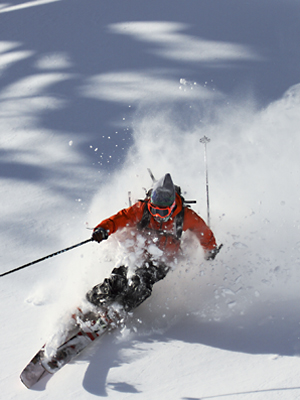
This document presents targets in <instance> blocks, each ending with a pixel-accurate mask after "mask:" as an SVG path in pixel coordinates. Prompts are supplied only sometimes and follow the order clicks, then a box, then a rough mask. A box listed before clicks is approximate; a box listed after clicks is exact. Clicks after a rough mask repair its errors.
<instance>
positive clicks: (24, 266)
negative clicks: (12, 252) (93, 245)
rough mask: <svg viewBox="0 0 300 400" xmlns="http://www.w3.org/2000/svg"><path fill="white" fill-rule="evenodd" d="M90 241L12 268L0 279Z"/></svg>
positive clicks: (88, 240) (85, 241) (0, 275)
mask: <svg viewBox="0 0 300 400" xmlns="http://www.w3.org/2000/svg"><path fill="white" fill-rule="evenodd" d="M92 240H93V239H92V238H90V239H87V240H84V241H83V242H80V243H77V244H74V245H73V246H71V247H67V248H66V249H63V250H59V251H57V252H56V253H52V254H49V255H48V256H45V257H42V258H39V259H38V260H35V261H31V262H30V263H28V264H25V265H22V266H21V267H18V268H14V269H12V270H10V271H7V272H4V273H3V274H0V277H2V276H5V275H9V274H12V273H13V272H16V271H19V270H20V269H24V268H27V267H30V266H31V265H33V264H37V263H39V262H41V261H44V260H47V259H48V258H51V257H54V256H57V255H58V254H62V253H64V252H65V251H68V250H72V249H75V247H78V246H82V245H83V244H85V243H88V242H91V241H92Z"/></svg>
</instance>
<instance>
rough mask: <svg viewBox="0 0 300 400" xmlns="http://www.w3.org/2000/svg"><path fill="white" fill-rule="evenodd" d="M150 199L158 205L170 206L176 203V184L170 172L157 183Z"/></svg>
mask: <svg viewBox="0 0 300 400" xmlns="http://www.w3.org/2000/svg"><path fill="white" fill-rule="evenodd" d="M150 201H151V204H153V205H155V206H158V207H170V206H171V205H172V204H173V203H174V201H175V186H174V183H173V181H172V178H171V175H170V174H166V175H165V176H164V177H162V178H161V179H159V181H157V182H156V183H155V185H154V187H153V190H152V193H151V199H150Z"/></svg>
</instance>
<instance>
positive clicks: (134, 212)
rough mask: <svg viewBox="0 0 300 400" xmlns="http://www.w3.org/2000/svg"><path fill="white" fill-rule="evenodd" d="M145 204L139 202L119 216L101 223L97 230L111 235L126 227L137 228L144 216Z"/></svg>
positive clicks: (122, 211) (121, 212)
mask: <svg viewBox="0 0 300 400" xmlns="http://www.w3.org/2000/svg"><path fill="white" fill-rule="evenodd" d="M144 204H145V203H143V202H142V201H138V202H137V203H135V204H134V205H133V206H131V207H128V208H124V209H123V210H121V211H119V212H118V213H117V214H115V215H112V216H111V217H109V218H107V219H104V220H103V221H101V222H100V223H99V224H98V225H97V226H96V227H95V228H94V230H96V229H97V228H100V227H101V228H104V229H105V230H106V231H107V232H108V234H109V235H111V234H112V233H115V232H116V231H117V230H119V229H122V228H125V227H126V226H129V227H133V226H135V225H136V224H137V223H138V222H139V221H140V220H141V218H142V216H143V210H144Z"/></svg>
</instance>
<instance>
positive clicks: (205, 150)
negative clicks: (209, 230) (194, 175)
mask: <svg viewBox="0 0 300 400" xmlns="http://www.w3.org/2000/svg"><path fill="white" fill-rule="evenodd" d="M209 142H210V139H209V138H208V137H207V136H203V138H201V139H200V143H203V144H204V164H205V180H206V184H205V185H206V204H207V225H208V226H209V227H210V211H209V187H208V166H207V148H206V146H207V143H209Z"/></svg>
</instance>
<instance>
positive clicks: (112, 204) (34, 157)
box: [0, 0, 300, 400]
mask: <svg viewBox="0 0 300 400" xmlns="http://www.w3.org/2000/svg"><path fill="white" fill-rule="evenodd" d="M299 19H300V5H299V3H298V2H297V1H295V0H252V1H246V0H242V1H241V0H226V1H224V0H209V1H208V0H198V1H195V0H185V1H184V2H183V1H179V0H172V1H171V0H170V1H168V0H165V1H162V0H160V1H157V0H152V1H151V2H144V1H143V2H141V1H138V0H126V1H124V0H112V1H110V2H105V1H100V0H97V1H95V0H94V1H93V0H84V1H83V0H72V1H70V0H35V1H27V2H26V1H24V0H23V1H12V2H10V3H2V4H0V32H1V36H0V132H1V135H0V143H1V148H0V180H1V185H0V192H1V208H0V214H1V220H0V221H1V222H0V224H1V229H0V239H1V240H0V246H1V252H0V261H1V264H0V271H1V272H4V271H7V270H10V269H12V268H15V267H17V266H19V265H22V264H25V263H28V262H30V261H32V260H34V259H38V258H40V257H43V256H44V255H47V254H49V253H52V252H54V251H57V250H60V249H62V248H65V247H68V246H70V245H72V244H75V243H78V242H80V241H82V240H85V239H86V238H89V237H90V234H91V231H90V229H91V228H92V227H93V226H95V224H96V223H98V222H99V221H101V219H103V218H105V217H107V216H108V215H110V214H112V213H115V212H116V211H118V210H119V209H120V208H123V207H125V206H127V205H128V195H127V194H128V191H129V190H130V191H131V193H132V197H133V199H138V198H140V197H142V196H143V195H144V190H143V188H144V187H149V186H150V185H151V179H150V177H149V175H148V172H147V168H148V167H150V168H151V169H152V171H153V173H154V175H155V176H157V177H160V176H161V175H163V174H164V173H165V172H170V173H171V174H172V176H173V178H174V180H175V182H176V183H177V184H179V185H181V186H182V187H183V189H184V190H185V191H186V198H191V199H197V204H196V205H195V207H194V208H195V210H196V211H197V212H199V213H200V214H201V215H202V216H203V217H206V208H205V204H206V197H205V168H204V162H203V145H202V144H201V143H199V139H200V138H201V137H202V136H204V135H206V136H208V137H210V139H211V142H210V143H209V145H208V164H209V183H210V200H211V219H212V229H213V231H214V232H215V235H216V237H217V239H218V242H219V243H223V244H224V247H223V249H222V252H221V253H220V255H219V257H218V258H217V259H216V260H215V261H214V262H204V261H203V255H202V251H201V249H199V247H198V246H197V243H195V241H194V240H193V238H192V236H190V235H188V234H187V235H185V236H184V241H183V249H184V252H185V258H184V259H183V260H182V261H181V262H180V265H178V267H177V268H176V269H175V270H174V271H173V272H172V273H171V274H169V275H168V276H167V278H166V279H165V280H164V281H162V282H159V283H158V284H157V285H156V286H155V287H154V291H153V296H152V297H151V298H150V299H148V300H147V301H146V302H145V303H144V304H143V305H142V306H140V307H139V309H137V310H136V312H135V313H134V315H133V316H132V318H131V319H130V320H129V322H128V325H127V327H126V329H124V330H123V331H122V332H118V333H115V334H112V335H108V336H106V337H105V338H104V339H103V340H102V342H99V343H95V344H94V345H93V347H92V348H91V349H89V350H88V351H86V352H85V353H84V354H82V355H81V356H80V357H78V359H77V360H76V361H75V362H74V363H72V364H70V365H67V366H66V367H65V368H64V369H63V370H61V371H60V372H59V373H57V374H56V375H55V376H53V377H52V378H51V379H50V380H49V381H42V382H40V383H39V384H38V385H37V386H36V387H35V388H34V389H33V390H27V389H26V388H25V387H23V385H22V384H21V383H20V381H19V374H20V372H21V370H22V369H23V368H24V366H25V365H26V364H27V362H28V361H29V360H30V358H31V357H32V356H33V355H34V354H35V352H36V351H37V350H38V349H39V347H40V346H41V345H42V344H43V343H44V341H45V340H46V339H48V338H50V337H51V336H52V335H53V334H54V333H55V332H56V331H57V330H58V329H59V327H60V326H62V325H63V323H64V321H65V319H66V316H67V315H68V313H70V312H71V311H72V310H73V308H74V307H75V306H76V305H77V304H78V303H80V301H81V299H82V298H83V297H84V294H85V292H86V291H87V290H88V289H89V288H90V287H91V286H92V285H93V284H95V283H98V282H100V281H101V280H102V279H103V278H104V277H105V276H107V274H108V273H109V272H110V270H111V269H112V267H113V266H114V264H115V262H117V261H118V260H120V258H121V257H124V248H123V247H122V246H121V245H120V243H119V242H118V239H120V238H119V237H117V238H110V239H109V240H108V241H107V242H105V243H102V244H101V245H98V244H96V243H89V244H87V245H85V246H82V247H80V248H77V249H76V250H73V251H72V252H68V253H65V254H63V255H60V256H57V257H55V258H52V259H49V260H47V261H44V262H43V263H41V264H37V265H35V266H32V267H30V268H28V269H25V270H23V271H19V272H17V273H15V274H12V275H8V276H5V277H2V278H1V279H0V294H1V304H2V307H1V321H2V327H1V333H0V336H1V343H2V345H1V361H0V371H1V378H0V388H1V396H2V397H3V398H5V399H7V400H10V399H22V400H27V399H32V398H34V399H56V400H57V399H61V398H62V399H64V400H65V399H72V400H75V399H92V398H96V397H109V398H111V399H143V400H147V399H153V398H159V399H160V398H162V399H172V400H173V399H183V400H198V399H202V400H203V399H218V398H222V399H223V398H224V399H239V398H241V399H243V400H244V399H246V400H248V399H255V400H258V399H264V400H269V399H272V400H273V399H276V400H277V399H298V398H300V378H299V372H300V361H299V357H298V354H299V352H300V325H299V324H300V312H299V309H298V302H299V290H298V286H299V280H300V272H299V267H300V253H299V252H300V241H299V227H300V211H299V199H300V188H299V179H298V177H299V155H298V152H299V151H298V149H299V145H300V143H299V141H300V140H299V122H300V112H299V111H300V110H299V109H300V72H299V71H300V68H299V66H300V50H299V46H298V38H299V34H300V32H299V31H300V24H299Z"/></svg>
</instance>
